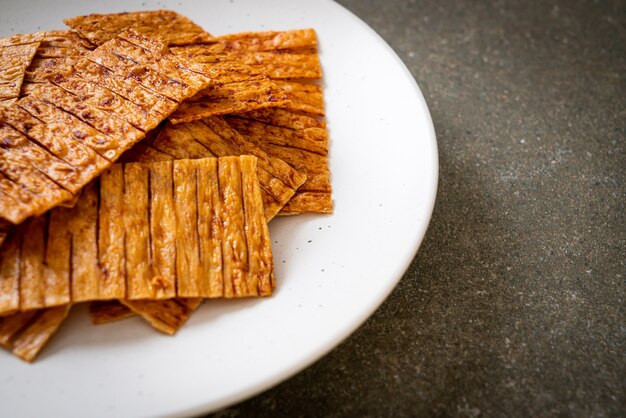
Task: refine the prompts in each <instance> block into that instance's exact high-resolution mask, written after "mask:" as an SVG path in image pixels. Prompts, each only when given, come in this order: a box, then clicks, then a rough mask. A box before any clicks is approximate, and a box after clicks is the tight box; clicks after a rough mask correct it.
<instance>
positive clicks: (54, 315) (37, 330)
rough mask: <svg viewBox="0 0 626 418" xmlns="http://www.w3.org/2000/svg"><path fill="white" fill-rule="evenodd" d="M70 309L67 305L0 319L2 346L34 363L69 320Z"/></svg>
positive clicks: (0, 341) (20, 313) (0, 343)
mask: <svg viewBox="0 0 626 418" xmlns="http://www.w3.org/2000/svg"><path fill="white" fill-rule="evenodd" d="M70 307H71V306H70V305H65V306H58V307H55V308H49V309H40V310H31V311H26V312H19V313H16V314H13V315H10V316H3V317H0V345H1V346H3V347H4V348H6V349H7V350H9V351H11V352H12V353H13V354H15V355H16V356H18V357H19V358H21V359H22V360H24V361H27V362H32V361H33V360H34V359H35V357H37V355H38V354H39V352H40V351H41V350H42V349H43V347H44V346H45V345H46V343H47V342H48V341H49V340H50V338H51V337H52V336H53V335H54V333H55V332H56V331H57V330H58V328H59V326H61V324H62V323H63V321H64V320H65V318H67V314H68V313H69V311H70Z"/></svg>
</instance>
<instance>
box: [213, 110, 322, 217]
mask: <svg viewBox="0 0 626 418" xmlns="http://www.w3.org/2000/svg"><path fill="white" fill-rule="evenodd" d="M225 120H226V121H227V122H228V124H229V125H230V126H231V127H232V128H234V129H235V130H236V131H237V132H239V133H240V134H241V135H242V136H243V137H244V138H245V139H246V140H247V141H250V142H252V143H254V144H255V145H256V146H258V147H259V148H261V149H263V151H265V152H266V153H267V154H268V155H271V156H273V157H277V158H280V159H281V160H283V161H285V162H286V163H287V164H289V165H290V166H292V167H293V168H295V169H296V170H298V171H300V172H302V173H305V174H306V176H307V179H306V181H305V183H304V184H303V185H302V186H301V187H300V188H299V189H298V190H297V191H296V194H295V195H294V196H293V198H292V199H291V200H290V201H289V202H288V203H287V204H286V205H285V206H284V207H283V208H282V209H281V212H280V213H279V214H280V215H294V214H298V213H303V212H318V213H331V212H332V209H333V203H332V187H331V184H330V170H329V167H328V133H327V131H326V128H325V124H323V123H321V122H319V121H318V120H317V119H314V118H311V117H308V116H305V115H300V114H295V113H291V112H289V111H287V110H284V109H267V110H264V111H256V112H252V113H248V114H242V115H238V116H237V117H226V118H225Z"/></svg>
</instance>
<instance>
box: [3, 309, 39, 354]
mask: <svg viewBox="0 0 626 418" xmlns="http://www.w3.org/2000/svg"><path fill="white" fill-rule="evenodd" d="M37 313H39V311H38V310H36V309H34V310H32V311H25V312H18V313H16V314H13V315H7V316H0V346H2V347H4V348H7V349H9V348H11V341H13V338H14V337H15V336H16V335H17V334H18V333H19V332H20V331H21V330H22V329H23V328H24V327H25V326H26V325H28V323H29V322H30V321H31V320H32V319H33V318H34V317H35V315H37Z"/></svg>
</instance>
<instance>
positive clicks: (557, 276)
mask: <svg viewBox="0 0 626 418" xmlns="http://www.w3.org/2000/svg"><path fill="white" fill-rule="evenodd" d="M341 3H343V4H344V5H345V6H346V7H347V8H348V9H350V10H351V11H353V12H354V13H355V14H356V15H358V16H359V17H361V18H362V19H363V20H365V21H366V22H367V23H368V24H370V25H371V26H372V27H373V28H374V29H375V30H376V31H377V32H378V33H379V34H380V35H381V36H382V37H383V38H384V39H385V40H386V41H387V42H388V43H389V44H390V45H391V46H392V47H393V48H394V49H395V50H396V52H397V53H398V54H399V55H400V57H401V58H402V59H403V60H404V62H405V63H406V64H407V66H408V67H409V69H410V70H411V72H412V73H413V75H414V76H415V78H416V80H417V82H418V84H419V85H420V87H421V89H422V91H423V93H424V95H425V97H426V100H427V102H428V105H429V107H430V110H431V112H432V116H433V120H434V123H435V129H436V131H437V139H438V141H439V152H440V164H441V174H440V175H441V179H440V186H439V195H438V198H437V204H436V207H435V212H434V215H433V219H432V222H431V225H430V229H429V231H428V234H427V237H426V239H425V241H424V243H423V245H422V247H421V249H420V251H419V253H418V255H417V257H416V259H415V260H414V261H413V264H412V265H411V267H410V269H409V271H408V272H407V273H406V275H405V277H404V278H403V280H402V281H401V282H400V284H399V285H398V287H397V288H396V290H395V291H394V292H393V294H392V295H391V297H390V298H389V299H388V300H387V302H386V303H385V304H384V305H383V306H382V307H381V308H380V309H379V310H378V312H377V313H376V314H375V315H374V316H373V317H372V318H371V319H370V320H369V321H368V322H367V323H366V324H365V325H364V326H363V327H361V328H360V329H359V330H358V332H356V333H355V334H354V335H353V336H352V337H351V338H349V339H348V340H347V341H346V342H344V343H343V344H342V345H340V346H339V347H338V348H337V349H335V350H334V351H333V352H332V353H331V354H329V355H328V356H326V357H325V358H323V359H322V360H320V361H319V362H318V363H317V364H315V365H314V366H312V367H310V368H309V369H307V370H305V371H303V372H302V373H300V374H298V375H297V376H295V377H294V378H292V379H290V380H288V381H287V382H285V383H283V384H281V385H279V386H278V387H276V388H274V389H272V390H270V391H268V392H266V393H263V394H261V395H259V396H257V397H256V398H253V399H251V400H249V401H247V402H244V403H242V404H240V405H237V406H234V407H232V408H230V409H227V410H225V411H222V412H220V413H218V414H217V415H218V416H220V417H237V416H260V417H277V416H280V417H282V416H284V417H296V416H324V417H342V416H376V417H378V416H390V417H391V416H393V417H396V416H460V417H464V416H468V417H477V416H492V417H493V416H520V417H525V416H537V417H539V416H575V417H577V416H580V417H605V416H607V417H608V416H619V415H620V411H622V412H621V413H623V412H624V410H626V400H625V393H626V366H625V361H624V353H625V352H626V350H625V349H626V344H625V341H626V339H625V335H626V334H625V329H626V328H625V323H626V322H625V321H624V319H625V315H624V272H625V270H624V261H625V254H626V251H625V250H626V237H625V234H626V232H625V231H626V222H625V219H624V218H625V216H624V202H625V200H626V199H625V197H626V188H625V184H626V175H625V170H626V151H625V149H624V147H625V143H626V140H625V139H626V2H624V1H621V0H617V1H597V2H586V1H553V2H547V1H543V2H524V1H522V2H520V1H516V0H510V1H509V0H505V1H495V2H491V3H490V4H489V3H488V2H486V1H485V2H483V1H456V2H455V1H441V0H423V1H420V0H418V1H395V2H382V1H380V2H379V1H372V0H370V1H358V0H342V1H341ZM338 36H340V34H338ZM622 416H623V415H622Z"/></svg>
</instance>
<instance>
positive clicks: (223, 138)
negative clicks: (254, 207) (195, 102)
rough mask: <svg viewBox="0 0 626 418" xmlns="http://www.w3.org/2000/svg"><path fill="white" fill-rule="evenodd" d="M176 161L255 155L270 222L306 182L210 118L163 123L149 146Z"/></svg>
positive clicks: (290, 169)
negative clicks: (162, 126)
mask: <svg viewBox="0 0 626 418" xmlns="http://www.w3.org/2000/svg"><path fill="white" fill-rule="evenodd" d="M149 147H151V148H154V149H156V150H158V151H161V153H164V154H168V155H171V156H172V157H174V158H176V159H184V158H206V157H213V156H216V157H223V156H233V155H234V156H236V155H246V154H250V155H255V156H256V157H257V158H258V159H259V161H258V177H259V181H260V182H261V189H262V197H263V203H264V208H265V216H266V218H267V219H268V220H270V219H272V218H273V217H274V216H275V215H276V214H277V213H278V212H279V211H280V209H281V208H282V206H284V205H285V203H286V202H288V201H289V199H290V198H291V197H292V196H293V195H294V193H295V191H296V190H298V188H299V187H300V186H301V185H302V184H303V183H304V181H305V180H306V178H305V176H303V175H302V174H301V173H299V172H297V171H296V170H294V169H293V168H291V167H289V165H288V164H286V163H285V162H283V161H281V160H280V159H278V158H273V157H270V156H268V155H267V154H266V153H265V152H263V151H262V150H261V149H260V148H259V147H258V146H256V145H254V144H252V143H251V142H249V141H246V140H245V139H244V138H243V137H242V136H241V135H240V134H239V133H238V132H236V131H235V130H234V129H232V128H231V127H230V126H229V125H228V124H227V123H226V122H225V121H224V120H223V119H222V118H219V117H212V118H207V119H204V120H201V121H196V122H191V123H185V124H178V125H172V124H169V123H168V124H166V125H165V127H164V128H163V130H162V131H161V132H160V133H159V135H158V136H157V137H156V139H155V140H154V141H152V142H151V143H150V144H149Z"/></svg>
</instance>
